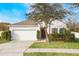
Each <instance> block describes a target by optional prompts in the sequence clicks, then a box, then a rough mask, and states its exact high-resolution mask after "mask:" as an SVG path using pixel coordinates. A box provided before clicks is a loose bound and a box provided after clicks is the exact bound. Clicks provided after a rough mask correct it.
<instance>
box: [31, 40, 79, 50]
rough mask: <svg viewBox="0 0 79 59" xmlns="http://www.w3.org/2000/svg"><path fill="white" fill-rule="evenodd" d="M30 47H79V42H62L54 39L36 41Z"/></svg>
mask: <svg viewBox="0 0 79 59" xmlns="http://www.w3.org/2000/svg"><path fill="white" fill-rule="evenodd" d="M30 48H67V49H79V43H75V42H62V41H53V42H51V43H47V42H35V43H33V44H32V45H31V46H30Z"/></svg>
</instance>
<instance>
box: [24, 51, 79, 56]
mask: <svg viewBox="0 0 79 59" xmlns="http://www.w3.org/2000/svg"><path fill="white" fill-rule="evenodd" d="M23 55H24V56H79V54H71V53H52V52H51V53H50V52H30V53H24V54H23Z"/></svg>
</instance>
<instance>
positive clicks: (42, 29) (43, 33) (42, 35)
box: [41, 28, 46, 39]
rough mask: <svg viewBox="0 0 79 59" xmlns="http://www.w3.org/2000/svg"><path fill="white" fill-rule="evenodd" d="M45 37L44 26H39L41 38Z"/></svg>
mask: <svg viewBox="0 0 79 59" xmlns="http://www.w3.org/2000/svg"><path fill="white" fill-rule="evenodd" d="M45 38H46V32H45V28H41V39H45Z"/></svg>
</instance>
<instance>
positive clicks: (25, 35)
mask: <svg viewBox="0 0 79 59" xmlns="http://www.w3.org/2000/svg"><path fill="white" fill-rule="evenodd" d="M38 29H39V27H34V26H33V27H31V26H26V27H10V30H11V36H12V39H13V40H37V36H36V34H37V30H38Z"/></svg>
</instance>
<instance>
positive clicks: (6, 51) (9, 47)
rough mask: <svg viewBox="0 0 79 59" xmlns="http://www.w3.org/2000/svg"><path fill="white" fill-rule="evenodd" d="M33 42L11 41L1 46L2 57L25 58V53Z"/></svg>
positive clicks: (0, 54)
mask: <svg viewBox="0 0 79 59" xmlns="http://www.w3.org/2000/svg"><path fill="white" fill-rule="evenodd" d="M32 43H33V41H16V40H15V41H11V42H8V43H4V44H0V56H23V52H24V51H25V50H26V49H27V48H28V47H29V46H30V45H31V44H32Z"/></svg>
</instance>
